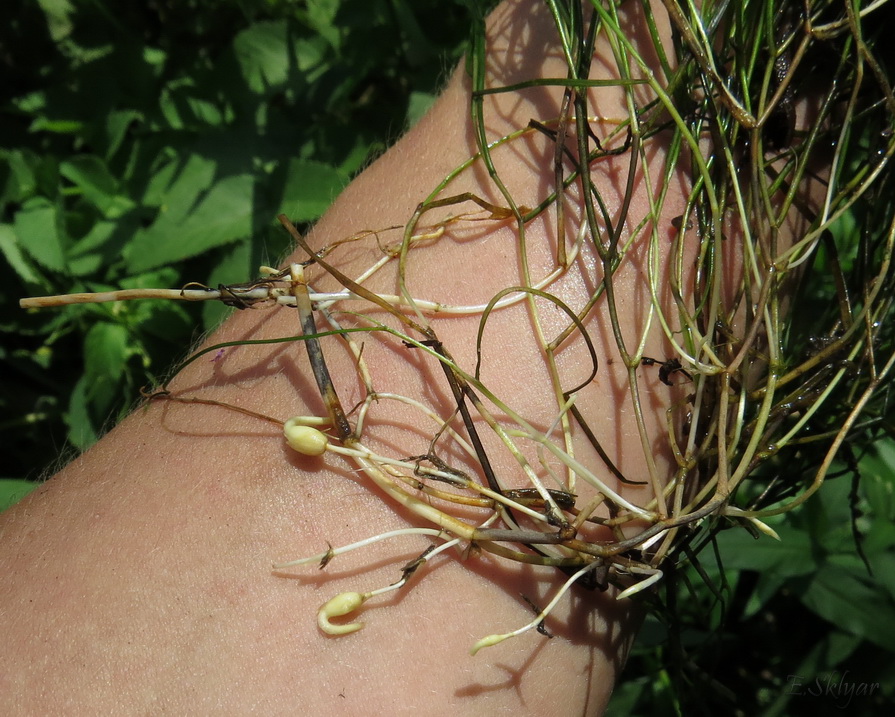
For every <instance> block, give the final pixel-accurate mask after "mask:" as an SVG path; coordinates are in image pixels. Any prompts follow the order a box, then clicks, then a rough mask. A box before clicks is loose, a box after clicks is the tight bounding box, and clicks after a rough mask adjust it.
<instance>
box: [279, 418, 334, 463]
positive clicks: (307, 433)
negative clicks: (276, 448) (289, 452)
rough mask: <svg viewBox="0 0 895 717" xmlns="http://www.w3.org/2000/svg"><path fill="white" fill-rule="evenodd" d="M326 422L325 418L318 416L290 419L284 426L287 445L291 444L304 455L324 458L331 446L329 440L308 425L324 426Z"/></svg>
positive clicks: (291, 446)
mask: <svg viewBox="0 0 895 717" xmlns="http://www.w3.org/2000/svg"><path fill="white" fill-rule="evenodd" d="M326 422H327V420H326V419H325V418H320V417H318V416H295V417H294V418H290V419H289V420H288V421H286V423H284V424H283V435H284V436H286V443H288V444H289V447H290V448H292V449H293V450H296V451H298V452H299V453H301V454H302V455H306V456H322V455H323V454H324V453H325V452H326V448H327V446H328V445H329V438H328V437H327V435H326V434H325V433H324V432H323V431H321V430H318V429H317V428H314V427H313V426H311V425H308V424H311V423H313V424H316V425H322V424H324V423H326Z"/></svg>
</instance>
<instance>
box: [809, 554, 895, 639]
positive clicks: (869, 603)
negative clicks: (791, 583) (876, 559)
mask: <svg viewBox="0 0 895 717" xmlns="http://www.w3.org/2000/svg"><path fill="white" fill-rule="evenodd" d="M856 562H857V563H858V564H856V565H843V564H834V563H830V564H828V565H825V566H824V567H823V568H821V569H820V570H819V571H818V572H817V573H816V574H815V575H814V576H813V577H812V579H811V580H810V582H809V583H808V585H807V588H806V589H805V591H804V592H803V594H802V596H801V599H802V602H803V603H804V604H805V606H806V607H808V608H809V609H810V610H812V611H813V612H814V613H816V614H817V615H819V616H820V617H822V618H824V619H825V620H827V621H829V622H830V623H832V624H834V625H836V626H837V627H838V628H839V629H840V630H843V631H845V632H848V633H851V634H853V635H857V636H860V637H863V638H864V639H866V640H869V641H871V642H873V643H874V644H876V645H879V646H880V647H882V648H884V649H886V650H890V651H895V601H893V600H892V599H891V597H890V596H889V595H888V593H887V592H886V591H884V590H883V589H882V588H881V587H879V586H876V585H874V584H873V583H871V582H870V581H868V579H867V577H866V572H865V571H864V568H863V566H862V565H860V562H859V561H856Z"/></svg>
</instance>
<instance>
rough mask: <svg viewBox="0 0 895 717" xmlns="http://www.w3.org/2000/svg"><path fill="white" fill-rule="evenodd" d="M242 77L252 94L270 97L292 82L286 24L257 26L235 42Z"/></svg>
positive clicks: (264, 23)
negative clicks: (287, 82)
mask: <svg viewBox="0 0 895 717" xmlns="http://www.w3.org/2000/svg"><path fill="white" fill-rule="evenodd" d="M233 51H234V53H235V55H236V60H237V62H238V64H239V67H240V70H241V71H242V77H243V79H244V80H245V83H246V85H248V87H249V89H251V90H252V92H254V93H256V94H259V95H267V94H270V93H271V92H273V91H275V90H277V89H279V88H280V87H282V86H283V85H285V84H286V81H287V80H288V78H289V54H290V53H289V41H288V31H287V27H286V22H285V21H283V20H280V21H277V22H257V23H255V24H254V25H252V26H251V27H249V28H248V29H246V30H243V31H242V32H241V33H239V34H238V35H237V36H236V38H235V39H234V40H233Z"/></svg>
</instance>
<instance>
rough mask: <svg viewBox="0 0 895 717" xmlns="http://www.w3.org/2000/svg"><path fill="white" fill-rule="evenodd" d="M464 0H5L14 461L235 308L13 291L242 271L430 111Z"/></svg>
mask: <svg viewBox="0 0 895 717" xmlns="http://www.w3.org/2000/svg"><path fill="white" fill-rule="evenodd" d="M467 27H468V20H467V15H466V11H465V10H464V9H463V7H462V4H461V3H445V2H431V1H429V2H406V1H404V0H401V1H398V2H390V1H387V0H379V1H377V0H373V1H372V2H370V1H368V0H340V1H338V2H336V1H330V2H327V1H322V0H318V1H315V2H308V3H294V2H276V1H268V0H242V1H239V2H237V1H233V2H215V3H202V2H186V3H181V2H158V3H145V4H144V3H137V4H133V3H132V4H127V5H124V6H122V5H119V4H115V3H109V2H98V3H87V2H74V3H37V2H28V1H21V0H12V2H9V3H4V5H3V8H2V9H0V33H2V36H3V39H2V42H0V45H2V47H3V51H2V54H0V63H2V66H0V72H2V74H3V77H4V82H3V89H2V90H0V92H2V95H0V250H2V252H3V256H4V258H5V261H4V262H2V263H0V307H2V308H0V322H2V326H3V332H4V341H3V345H2V348H0V362H2V363H0V367H2V370H0V376H2V378H0V381H2V390H0V415H2V418H0V429H2V431H3V444H4V446H5V447H6V451H5V461H4V474H5V475H6V476H8V477H29V478H32V479H34V478H38V477H39V476H41V475H42V474H43V473H44V471H45V469H46V468H47V467H50V466H52V465H54V463H55V461H56V460H57V459H56V458H55V454H57V453H59V452H61V451H65V450H66V446H71V447H72V448H74V449H77V450H83V449H84V448H86V447H87V446H89V445H90V444H91V443H92V442H93V441H94V440H96V437H97V435H98V434H99V433H100V432H101V431H102V430H103V429H104V427H105V426H107V425H109V424H110V423H113V422H114V421H115V420H117V419H118V418H119V417H120V416H121V415H122V414H123V413H124V412H126V411H127V410H128V408H129V407H130V406H131V405H132V404H133V402H134V401H135V400H136V399H137V398H138V396H139V389H140V388H141V387H142V386H144V385H146V384H149V383H151V382H152V381H153V380H154V377H157V376H159V375H160V374H162V373H164V372H165V371H166V370H167V369H168V367H169V366H170V365H171V363H172V362H173V361H174V360H176V359H178V358H181V357H182V356H183V355H184V354H185V352H186V351H188V349H189V347H190V345H191V344H192V343H193V342H194V341H195V340H196V339H197V338H198V333H197V332H198V331H199V330H201V329H200V327H204V329H205V330H209V329H211V328H213V327H214V326H215V325H216V324H217V322H218V321H219V320H220V318H221V317H222V316H223V315H224V313H225V312H226V311H227V309H226V308H225V307H223V306H219V305H210V304H206V305H205V307H204V309H200V308H198V307H195V306H187V307H184V306H181V305H176V306H175V305H171V304H169V303H167V302H149V303H143V304H122V305H115V306H111V305H105V306H78V307H68V308H66V309H64V310H62V311H59V312H27V313H23V312H21V311H20V310H19V309H18V308H17V307H16V304H17V299H18V298H19V297H21V296H26V295H46V294H60V293H74V292H82V291H103V290H105V289H111V288H113V287H114V288H120V287H125V288H127V287H131V288H136V287H141V286H179V285H182V284H185V283H186V282H187V281H201V282H204V283H206V284H209V285H217V284H218V283H230V282H236V281H242V280H244V279H245V277H247V276H252V275H254V274H255V273H256V272H257V267H258V266H259V265H260V264H262V263H267V264H269V263H275V262H276V261H277V260H278V258H279V257H280V256H281V255H282V254H283V252H284V251H285V250H286V248H287V246H288V244H287V242H288V239H287V237H286V235H285V234H284V233H283V232H282V231H281V230H280V231H278V230H277V228H276V226H275V224H276V220H275V217H276V215H277V214H278V213H279V212H286V213H288V214H289V216H290V217H292V218H293V219H294V220H295V221H297V222H300V223H305V224H306V223H309V222H313V221H314V220H315V219H316V218H317V217H319V216H320V214H322V213H323V211H324V210H325V209H326V208H327V207H328V206H329V204H330V202H331V201H332V200H333V198H334V197H335V196H336V195H337V194H338V192H339V191H340V190H341V189H342V187H343V186H345V184H346V183H347V182H348V181H349V179H350V178H351V177H352V176H353V175H354V174H355V173H356V172H358V171H359V170H360V169H362V168H363V166H364V165H365V164H366V163H367V162H369V161H370V160H371V159H372V158H373V157H375V156H376V155H377V154H378V153H379V152H381V151H382V150H383V149H384V148H385V147H386V146H387V145H388V144H389V143H390V142H392V141H393V140H394V139H396V138H397V137H398V136H399V135H400V134H401V133H402V132H403V131H404V130H405V129H406V127H408V126H409V125H410V124H412V123H413V122H415V121H416V119H417V118H418V117H419V116H420V115H421V114H422V113H423V112H424V111H425V109H426V108H427V106H428V104H429V103H430V102H431V101H432V99H433V98H434V96H435V93H436V92H437V91H438V86H439V83H440V82H441V81H442V80H443V77H444V76H445V73H446V72H447V70H448V69H450V68H451V67H452V66H453V65H454V64H455V63H456V61H457V59H458V58H459V56H460V53H461V51H462V42H463V40H464V39H465V36H466V32H467Z"/></svg>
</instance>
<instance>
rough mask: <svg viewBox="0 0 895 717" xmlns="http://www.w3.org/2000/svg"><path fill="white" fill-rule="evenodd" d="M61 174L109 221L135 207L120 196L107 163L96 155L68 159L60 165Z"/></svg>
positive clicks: (116, 183)
mask: <svg viewBox="0 0 895 717" xmlns="http://www.w3.org/2000/svg"><path fill="white" fill-rule="evenodd" d="M59 173H60V174H61V175H62V176H63V177H65V178H66V179H68V180H69V181H70V182H72V183H73V184H74V185H75V186H76V187H77V188H78V189H80V190H81V192H82V193H83V195H84V198H85V199H87V201H88V202H90V203H91V204H92V205H93V206H95V207H96V208H97V209H98V210H99V211H100V212H102V214H103V216H105V217H106V218H107V219H116V218H118V217H120V216H121V215H122V214H124V213H125V212H127V211H129V210H131V209H133V207H134V202H133V200H131V199H129V198H128V197H125V196H121V195H120V194H119V191H118V182H117V181H116V180H115V178H114V177H113V176H112V174H111V173H110V172H109V169H108V167H106V163H105V162H104V161H103V160H102V159H100V158H99V157H97V156H95V155H92V154H82V155H78V156H76V157H72V158H71V159H67V160H66V161H64V162H62V163H61V164H60V165H59Z"/></svg>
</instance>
